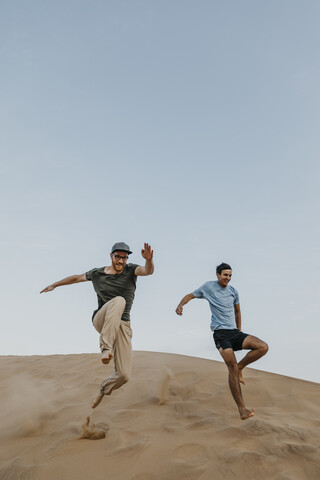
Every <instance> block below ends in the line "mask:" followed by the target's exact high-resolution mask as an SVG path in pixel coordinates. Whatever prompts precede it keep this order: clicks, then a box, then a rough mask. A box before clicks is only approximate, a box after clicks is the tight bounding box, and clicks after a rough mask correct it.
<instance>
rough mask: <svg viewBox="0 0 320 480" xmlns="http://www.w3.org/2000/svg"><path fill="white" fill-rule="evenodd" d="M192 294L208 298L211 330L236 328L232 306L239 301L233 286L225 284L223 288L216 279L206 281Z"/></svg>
mask: <svg viewBox="0 0 320 480" xmlns="http://www.w3.org/2000/svg"><path fill="white" fill-rule="evenodd" d="M192 294H193V295H194V296H195V297H196V298H205V299H206V300H208V302H209V305H210V310H211V314H212V315H211V324H210V328H211V330H212V331H214V330H220V329H221V328H225V329H233V328H237V326H236V319H235V315H234V306H235V305H238V303H239V295H238V292H237V290H236V289H235V288H234V287H231V285H227V286H226V287H225V288H223V287H220V285H219V283H218V282H217V281H212V282H206V283H204V284H203V285H202V286H201V287H200V288H198V289H197V290H195V291H194V292H192Z"/></svg>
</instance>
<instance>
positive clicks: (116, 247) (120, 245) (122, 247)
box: [111, 242, 132, 255]
mask: <svg viewBox="0 0 320 480" xmlns="http://www.w3.org/2000/svg"><path fill="white" fill-rule="evenodd" d="M117 250H119V251H121V252H127V253H128V254H129V255H130V253H132V252H131V251H130V247H129V245H127V244H126V243H124V242H118V243H115V244H114V245H113V247H112V249H111V253H113V252H116V251H117Z"/></svg>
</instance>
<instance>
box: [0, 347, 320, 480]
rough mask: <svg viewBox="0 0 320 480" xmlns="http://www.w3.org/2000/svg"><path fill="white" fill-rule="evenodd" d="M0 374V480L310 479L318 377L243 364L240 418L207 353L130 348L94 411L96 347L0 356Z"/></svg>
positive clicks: (98, 367)
mask: <svg viewBox="0 0 320 480" xmlns="http://www.w3.org/2000/svg"><path fill="white" fill-rule="evenodd" d="M0 372H1V400H0V421H1V431H0V462H1V466H0V480H28V479H31V480H44V479H45V480H57V479H60V480H69V479H70V480H73V479H76V480H88V479H94V480H109V479H110V480H118V479H121V480H180V479H181V480H182V479H183V480H198V479H199V480H216V479H217V480H219V479H227V480H229V479H233V478H238V479H240V480H242V479H254V480H257V479H270V480H271V479H272V480H289V479H296V480H303V479H306V480H312V479H314V480H319V479H320V453H319V452H320V449H319V447H320V401H319V398H320V385H319V384H315V383H311V382H305V381H302V380H297V379H292V378H288V377H284V376H281V375H275V374H269V373H266V372H260V371H257V370H253V369H247V370H246V372H245V373H246V380H247V384H246V386H245V387H243V392H244V398H245V401H246V404H247V406H248V407H250V408H252V407H253V408H254V409H255V416H254V417H252V418H250V419H248V420H246V421H241V420H240V419H239V415H238V412H237V410H236V407H235V404H234V402H233V400H232V398H231V395H230V392H229V389H228V386H227V371H226V367H225V365H224V364H222V363H220V362H214V361H211V360H203V359H199V358H194V357H187V356H182V355H171V354H161V353H150V352H134V369H133V378H132V380H131V381H130V382H129V383H128V384H126V385H125V386H123V387H122V388H121V389H119V390H118V391H115V392H114V393H113V394H112V395H111V396H110V397H104V399H103V401H102V402H101V404H100V405H99V406H98V407H97V408H96V409H95V410H94V411H92V409H91V408H90V405H91V400H92V398H93V397H94V395H95V394H96V391H97V389H98V386H99V384H100V382H101V381H102V379H103V378H104V377H106V376H107V375H108V374H109V373H111V372H112V364H111V365H108V366H105V365H102V364H101V363H100V359H99V355H97V354H83V355H54V356H46V357H40V356H34V357H0ZM88 417H89V418H88ZM81 436H82V437H87V438H82V439H80V437H81ZM90 437H91V438H92V437H97V439H96V440H94V441H93V440H92V439H90Z"/></svg>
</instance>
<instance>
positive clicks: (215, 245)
mask: <svg viewBox="0 0 320 480" xmlns="http://www.w3.org/2000/svg"><path fill="white" fill-rule="evenodd" d="M319 20H320V4H319V2H317V1H307V2H301V1H295V0H290V1H289V0H288V1H284V0H280V1H279V0H277V1H268V2H266V1H253V0H252V1H241V2H239V1H222V0H221V1H204V0H197V1H190V0H184V1H182V0H177V1H163V0H162V1H158V0H154V1H151V0H150V1H147V0H144V1H138V0H131V1H121V0H117V1H107V0H105V1H102V0H101V1H98V0H90V1H89V0H78V1H75V0H73V1H71V0H67V1H54V2H51V1H48V0H41V1H40V0H38V1H35V0H31V1H29V2H24V1H22V0H21V1H14V0H13V1H9V0H7V1H5V0H2V1H1V2H0V55H1V77H0V82H1V99H0V111H1V120H0V121H1V125H0V132H1V142H0V154H1V169H0V172H1V180H0V181H1V226H2V235H1V239H0V242H1V257H2V259H1V265H2V268H3V275H2V278H1V291H2V301H1V304H0V321H1V325H2V329H1V330H2V334H1V339H0V353H1V354H4V355H7V354H21V355H25V354H26V355H29V354H53V353H74V352H79V353H80V352H94V351H98V334H97V333H96V332H95V330H94V329H93V327H92V326H91V320H90V317H91V311H92V310H93V309H94V308H95V304H96V299H95V294H94V292H93V289H92V286H91V284H90V283H89V282H88V283H86V284H81V285H75V286H70V287H65V288H60V289H57V290H55V291H54V292H52V293H50V294H46V295H41V296H40V295H39V291H40V290H41V289H42V288H43V287H45V286H46V285H47V284H49V283H52V282H53V281H56V280H58V279H60V278H63V277H65V276H67V275H70V274H74V273H83V272H85V271H87V270H89V269H91V268H93V267H98V266H102V265H104V264H105V263H106V259H107V258H108V253H109V250H110V247H111V245H112V244H113V243H114V242H116V241H126V242H127V243H129V245H130V246H131V248H132V249H133V250H134V254H133V255H132V261H133V262H134V263H140V262H141V261H142V259H141V256H140V249H141V247H142V246H143V242H144V241H148V242H150V243H151V244H152V246H153V247H154V249H155V264H156V272H155V274H154V276H153V277H149V278H141V279H139V280H138V288H137V294H136V301H135V304H134V307H133V311H132V324H133V328H134V348H135V349H141V350H156V351H168V352H176V353H184V354H190V355H194V356H204V357H207V358H212V359H214V360H219V354H218V352H217V351H216V350H215V347H214V345H213V341H212V338H211V333H210V330H209V323H210V312H209V307H208V305H207V304H206V303H205V302H204V301H201V300H194V301H193V302H191V303H190V304H189V305H188V306H186V308H185V314H184V316H183V317H182V318H179V317H178V316H176V315H175V313H174V310H175V307H176V304H177V303H178V302H179V300H180V299H181V297H182V296H183V295H185V294H186V293H189V292H191V291H193V290H194V289H195V288H197V287H199V286H200V285H201V284H202V283H204V282H205V281H207V280H210V279H213V278H215V266H216V265H217V264H218V263H220V262H221V261H227V262H229V263H231V265H232V267H233V281H232V284H233V285H234V286H235V287H236V288H237V289H238V291H239V294H240V304H241V309H242V313H243V329H244V330H245V331H248V332H250V333H252V334H254V335H257V336H259V337H261V338H263V339H264V340H266V341H267V342H268V343H269V345H270V351H269V353H268V356H267V357H265V358H264V359H263V360H261V361H260V362H259V363H257V364H256V366H257V368H261V369H264V370H268V371H272V372H276V373H283V374H285V375H290V376H294V377H299V378H305V379H309V380H313V381H317V382H319V381H320V375H319V372H318V367H317V365H318V355H317V348H318V347H319V341H320V327H319V314H320V302H319V294H320V281H319V277H318V270H319V250H320V248H319V245H320V238H319V237H320V235H319V220H318V218H319V200H320V198H319V197H320V194H319V173H320V167H319V152H320V140H319V127H320V121H319V120H320V114H319V112H320V93H319V85H320V61H319V53H318V52H319V40H320V33H319Z"/></svg>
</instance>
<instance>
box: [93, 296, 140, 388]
mask: <svg viewBox="0 0 320 480" xmlns="http://www.w3.org/2000/svg"><path fill="white" fill-rule="evenodd" d="M125 306H126V301H125V299H124V298H123V297H115V298H113V299H112V300H110V301H109V302H107V303H105V304H104V305H103V307H102V308H101V309H100V310H99V311H98V312H97V313H96V314H95V316H94V317H93V326H94V328H95V329H96V330H97V331H98V332H99V333H100V348H101V351H103V350H109V351H111V352H112V353H113V359H114V370H115V371H114V374H113V375H111V377H108V378H107V379H106V380H104V381H103V382H102V383H101V385H100V391H101V392H103V393H104V394H105V395H110V393H111V392H112V390H115V389H116V388H119V387H121V385H123V384H124V383H126V382H127V381H128V380H129V378H130V377H131V367H132V347H131V338H132V330H131V327H130V322H124V321H123V320H121V316H122V314H123V311H124V309H125Z"/></svg>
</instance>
